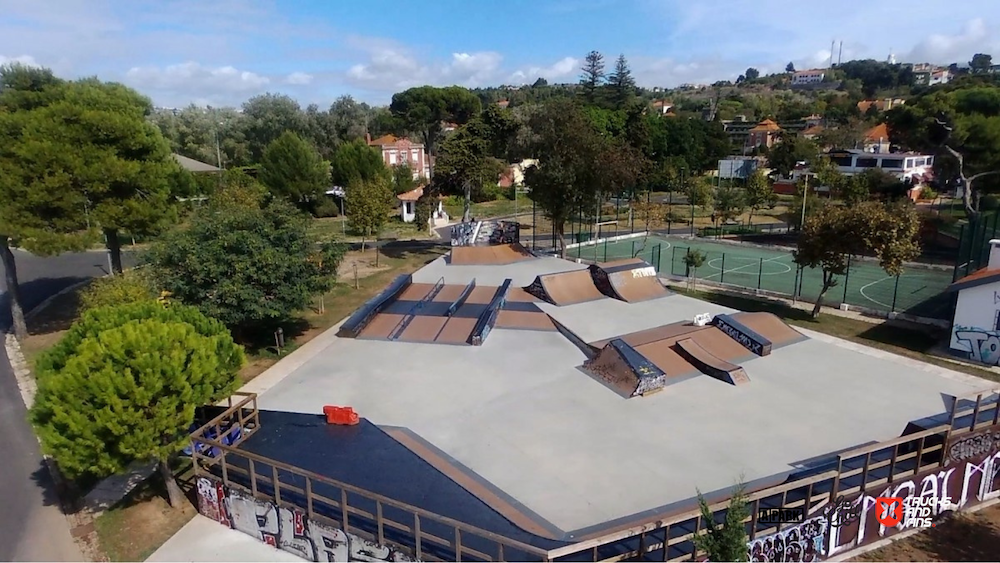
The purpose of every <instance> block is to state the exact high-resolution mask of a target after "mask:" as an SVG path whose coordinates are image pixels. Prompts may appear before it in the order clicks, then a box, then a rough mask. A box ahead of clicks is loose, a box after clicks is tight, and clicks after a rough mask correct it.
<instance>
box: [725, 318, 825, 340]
mask: <svg viewBox="0 0 1000 563" xmlns="http://www.w3.org/2000/svg"><path fill="white" fill-rule="evenodd" d="M733 318H734V319H736V320H737V321H739V322H741V323H743V324H744V325H746V327H747V328H749V329H750V330H752V331H754V332H756V333H757V334H759V335H761V336H763V337H764V338H766V339H768V340H770V341H771V344H773V345H774V346H784V345H787V344H794V343H795V342H800V341H802V340H806V339H807V337H806V336H805V335H804V334H802V333H801V332H799V331H797V330H795V329H794V328H792V327H790V326H788V324H787V323H786V322H785V321H783V320H781V319H779V318H778V317H777V316H776V315H775V314H773V313H767V312H756V313H735V314H734V315H733Z"/></svg>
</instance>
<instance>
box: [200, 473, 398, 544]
mask: <svg viewBox="0 0 1000 563" xmlns="http://www.w3.org/2000/svg"><path fill="white" fill-rule="evenodd" d="M198 512H200V513H201V514H202V515H203V516H205V517H207V518H211V519H212V520H215V521H216V522H219V523H220V524H222V525H223V526H226V527H229V528H232V529H234V530H239V531H241V532H243V533H244V534H248V535H250V536H253V537H255V538H257V539H258V540H260V541H262V542H264V543H266V544H268V545H271V546H274V547H275V548H277V549H283V550H285V551H287V552H289V553H292V554H294V555H298V556H299V557H301V558H303V559H306V560H309V561H414V559H413V558H412V557H410V556H409V555H408V554H406V553H403V552H402V551H399V550H397V549H395V548H392V547H389V546H384V545H378V544H376V543H372V542H370V541H368V540H366V539H364V538H360V537H358V536H356V535H354V534H349V533H347V532H345V531H344V530H342V529H340V528H338V527H335V526H330V525H328V524H326V523H323V522H319V521H316V520H313V519H310V518H308V517H307V516H306V514H305V512H304V511H301V510H298V509H291V508H287V507H284V506H282V507H278V506H276V505H275V504H274V503H272V502H268V501H264V500H260V499H256V498H253V497H251V496H250V495H249V494H247V493H245V492H243V491H241V490H237V489H227V487H225V486H223V484H222V483H221V482H219V481H218V480H216V479H212V478H208V477H199V478H198Z"/></svg>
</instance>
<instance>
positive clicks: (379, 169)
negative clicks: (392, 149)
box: [330, 139, 389, 188]
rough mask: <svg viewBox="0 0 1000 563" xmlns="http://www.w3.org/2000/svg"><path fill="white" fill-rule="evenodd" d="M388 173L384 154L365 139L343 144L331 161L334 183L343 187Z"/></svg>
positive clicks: (331, 173)
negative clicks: (369, 144) (383, 157)
mask: <svg viewBox="0 0 1000 563" xmlns="http://www.w3.org/2000/svg"><path fill="white" fill-rule="evenodd" d="M388 173H389V169H388V168H386V166H385V161H384V160H383V159H382V154H381V153H380V152H379V150H378V149H376V148H375V147H371V146H368V143H366V142H365V141H364V139H355V140H354V141H351V142H349V143H343V144H341V145H340V146H339V147H337V150H336V151H334V153H333V158H332V160H331V161H330V175H331V179H332V180H333V185H335V186H340V187H342V188H345V187H347V186H349V185H350V184H351V183H352V182H355V181H368V180H371V179H374V178H376V177H381V176H385V175H387V174H388Z"/></svg>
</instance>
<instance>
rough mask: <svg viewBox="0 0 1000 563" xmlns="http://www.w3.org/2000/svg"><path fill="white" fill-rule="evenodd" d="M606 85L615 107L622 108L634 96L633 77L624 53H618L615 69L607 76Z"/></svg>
mask: <svg viewBox="0 0 1000 563" xmlns="http://www.w3.org/2000/svg"><path fill="white" fill-rule="evenodd" d="M608 86H610V87H611V95H612V99H613V100H614V105H615V108H616V109H624V108H625V106H627V105H628V103H629V101H631V100H632V98H633V97H634V96H635V78H633V77H632V70H631V69H630V68H629V66H628V61H627V60H626V59H625V55H618V60H617V61H615V70H614V72H612V73H611V75H610V76H608Z"/></svg>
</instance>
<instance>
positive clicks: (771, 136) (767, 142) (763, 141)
mask: <svg viewBox="0 0 1000 563" xmlns="http://www.w3.org/2000/svg"><path fill="white" fill-rule="evenodd" d="M781 131H782V129H781V127H780V126H779V125H778V124H777V123H775V122H774V120H772V119H765V120H764V121H761V122H760V123H758V124H757V125H756V126H755V127H753V128H752V129H750V130H749V131H747V133H748V135H747V142H746V145H745V146H744V149H745V150H746V149H755V148H757V147H760V146H765V147H767V148H771V147H772V146H773V145H774V144H775V143H776V142H778V139H780V138H781Z"/></svg>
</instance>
